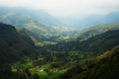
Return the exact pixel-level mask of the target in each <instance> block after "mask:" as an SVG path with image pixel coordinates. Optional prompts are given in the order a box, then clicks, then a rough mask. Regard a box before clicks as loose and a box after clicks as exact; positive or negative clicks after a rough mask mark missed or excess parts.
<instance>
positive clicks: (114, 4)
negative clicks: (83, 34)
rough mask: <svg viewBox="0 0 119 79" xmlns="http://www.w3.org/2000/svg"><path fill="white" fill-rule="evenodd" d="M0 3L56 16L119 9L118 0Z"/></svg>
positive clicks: (9, 0)
mask: <svg viewBox="0 0 119 79" xmlns="http://www.w3.org/2000/svg"><path fill="white" fill-rule="evenodd" d="M0 5H1V6H7V7H26V8H32V9H44V10H47V11H48V12H49V13H51V14H53V15H56V16H69V15H75V14H108V13H110V12H113V11H117V10H119V0H0Z"/></svg>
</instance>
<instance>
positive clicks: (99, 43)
mask: <svg viewBox="0 0 119 79" xmlns="http://www.w3.org/2000/svg"><path fill="white" fill-rule="evenodd" d="M0 11H1V12H0V79H112V78H115V79H118V78H119V77H118V73H119V72H118V71H119V69H118V66H119V63H118V60H119V57H118V55H119V54H118V53H119V46H118V45H119V37H118V35H119V20H118V19H116V21H114V22H112V21H110V20H109V21H108V20H106V21H108V22H105V23H102V21H100V22H99V23H101V24H97V23H96V24H95V23H94V25H93V26H88V27H86V28H83V29H82V27H83V26H81V27H72V26H68V25H66V24H65V23H62V21H60V20H58V19H57V18H55V17H53V16H51V15H50V14H48V13H47V12H45V11H43V10H40V11H37V10H33V11H34V12H32V10H28V9H23V8H3V7H1V8H0ZM108 16H109V15H108ZM108 16H106V17H108ZM112 17H113V16H112ZM108 18H109V17H108ZM113 18H117V16H116V17H113ZM97 19H98V18H97ZM82 23H83V22H82ZM87 25H88V23H87ZM107 71H109V72H108V73H106V72H107Z"/></svg>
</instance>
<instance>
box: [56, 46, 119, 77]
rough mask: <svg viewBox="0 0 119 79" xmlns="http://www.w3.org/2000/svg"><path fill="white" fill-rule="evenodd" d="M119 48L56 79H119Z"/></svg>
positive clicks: (88, 61)
mask: <svg viewBox="0 0 119 79" xmlns="http://www.w3.org/2000/svg"><path fill="white" fill-rule="evenodd" d="M118 61H119V46H116V47H114V48H113V49H111V50H109V51H107V52H105V53H104V54H102V55H100V56H98V57H96V58H92V59H90V60H87V61H85V62H84V63H82V64H80V65H77V66H76V67H74V68H72V69H70V70H69V71H68V72H66V73H65V74H63V75H61V76H60V77H58V78H56V79H113V78H114V79H118V78H119V76H118V74H119V68H118V67H119V63H118Z"/></svg>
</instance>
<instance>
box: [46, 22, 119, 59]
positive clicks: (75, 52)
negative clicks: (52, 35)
mask: <svg viewBox="0 0 119 79" xmlns="http://www.w3.org/2000/svg"><path fill="white" fill-rule="evenodd" d="M107 25H108V26H107ZM102 26H103V27H102ZM102 26H101V25H98V26H97V27H91V28H90V29H87V30H85V31H82V32H80V33H79V34H80V35H79V36H77V37H76V38H73V40H71V41H63V42H59V43H58V44H56V45H49V47H48V48H50V49H51V50H53V51H55V52H57V54H58V52H59V51H60V53H63V54H64V56H65V57H64V58H62V59H64V60H69V61H72V60H73V61H82V60H85V59H87V58H90V57H94V56H98V55H100V54H102V53H103V52H106V51H107V50H110V49H112V48H113V47H114V46H116V45H119V42H118V40H119V37H118V34H119V29H118V28H119V26H118V23H115V24H106V25H105V24H102ZM60 53H59V54H60ZM62 57H63V55H62Z"/></svg>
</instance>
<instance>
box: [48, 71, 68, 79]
mask: <svg viewBox="0 0 119 79" xmlns="http://www.w3.org/2000/svg"><path fill="white" fill-rule="evenodd" d="M64 72H66V70H61V71H58V72H53V73H52V74H51V75H50V76H49V78H50V79H54V78H55V77H57V76H59V75H61V74H63V73H64Z"/></svg>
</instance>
